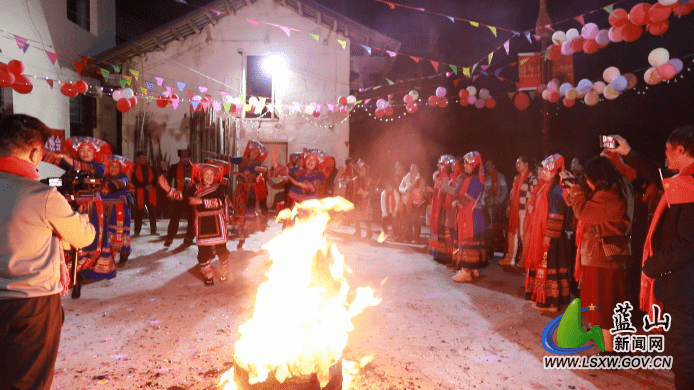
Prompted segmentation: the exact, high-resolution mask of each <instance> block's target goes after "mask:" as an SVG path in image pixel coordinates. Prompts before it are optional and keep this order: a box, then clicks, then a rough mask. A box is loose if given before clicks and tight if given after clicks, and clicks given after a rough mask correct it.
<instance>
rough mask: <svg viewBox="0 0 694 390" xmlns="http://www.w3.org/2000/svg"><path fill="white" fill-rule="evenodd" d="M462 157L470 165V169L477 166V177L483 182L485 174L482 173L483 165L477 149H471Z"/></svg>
mask: <svg viewBox="0 0 694 390" xmlns="http://www.w3.org/2000/svg"><path fill="white" fill-rule="evenodd" d="M463 159H465V163H466V164H468V165H470V166H472V169H475V167H479V168H480V170H479V173H478V174H477V177H478V178H479V179H480V181H481V182H482V184H484V181H485V175H484V165H482V155H481V154H480V152H478V151H472V152H468V153H467V154H466V155H465V156H463Z"/></svg>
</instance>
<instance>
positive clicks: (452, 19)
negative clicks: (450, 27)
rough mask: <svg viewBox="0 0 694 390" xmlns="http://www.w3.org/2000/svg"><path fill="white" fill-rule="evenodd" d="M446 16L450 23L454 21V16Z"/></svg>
mask: <svg viewBox="0 0 694 390" xmlns="http://www.w3.org/2000/svg"><path fill="white" fill-rule="evenodd" d="M446 17H447V18H448V20H450V21H451V23H455V18H454V17H452V16H446Z"/></svg>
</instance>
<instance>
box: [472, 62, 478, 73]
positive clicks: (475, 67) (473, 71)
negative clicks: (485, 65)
mask: <svg viewBox="0 0 694 390" xmlns="http://www.w3.org/2000/svg"><path fill="white" fill-rule="evenodd" d="M479 64H480V63H479V62H478V63H476V64H475V65H472V70H471V71H470V74H472V73H475V69H477V65H479Z"/></svg>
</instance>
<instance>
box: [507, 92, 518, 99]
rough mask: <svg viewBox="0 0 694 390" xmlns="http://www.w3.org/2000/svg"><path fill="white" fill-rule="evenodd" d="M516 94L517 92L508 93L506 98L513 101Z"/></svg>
mask: <svg viewBox="0 0 694 390" xmlns="http://www.w3.org/2000/svg"><path fill="white" fill-rule="evenodd" d="M516 93H517V92H509V93H508V98H509V99H513V97H514V96H516Z"/></svg>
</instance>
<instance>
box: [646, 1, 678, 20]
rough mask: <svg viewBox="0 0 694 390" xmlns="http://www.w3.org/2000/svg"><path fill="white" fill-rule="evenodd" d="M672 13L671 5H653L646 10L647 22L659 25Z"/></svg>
mask: <svg viewBox="0 0 694 390" xmlns="http://www.w3.org/2000/svg"><path fill="white" fill-rule="evenodd" d="M671 13H672V6H671V5H662V4H660V3H655V4H653V5H652V6H651V8H650V9H649V10H648V20H650V22H651V23H660V22H663V21H666V20H667V18H669V17H670V14H671Z"/></svg>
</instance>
